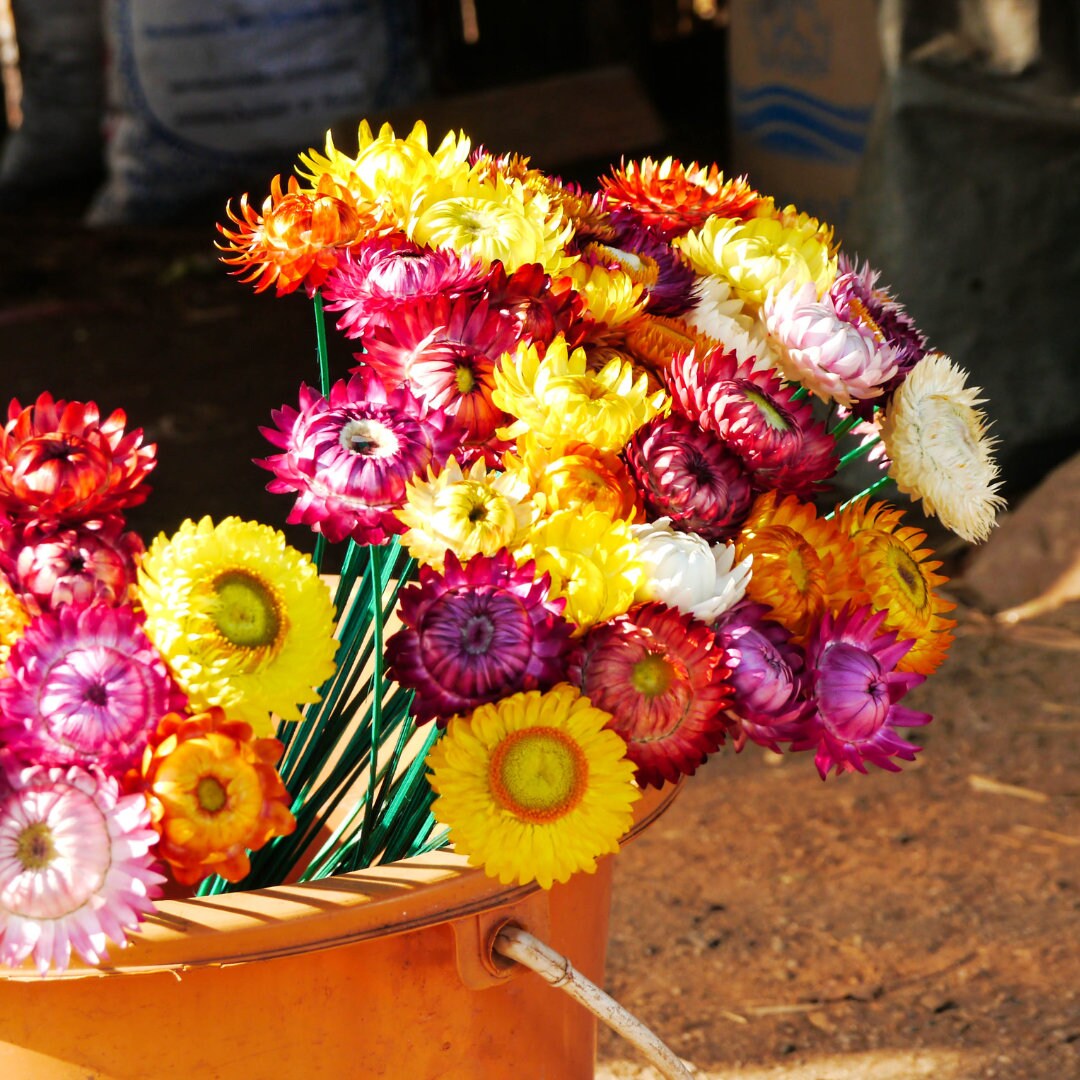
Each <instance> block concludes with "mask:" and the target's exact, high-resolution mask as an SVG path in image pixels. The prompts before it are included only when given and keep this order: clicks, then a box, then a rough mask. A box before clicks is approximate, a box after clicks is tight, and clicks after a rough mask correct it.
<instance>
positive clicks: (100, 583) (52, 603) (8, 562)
mask: <svg viewBox="0 0 1080 1080" xmlns="http://www.w3.org/2000/svg"><path fill="white" fill-rule="evenodd" d="M3 532H4V539H3V541H2V542H3V548H4V550H3V551H2V552H0V567H2V568H3V569H4V570H5V571H6V572H7V574H8V577H9V578H10V580H11V582H12V585H13V586H14V588H15V589H16V590H17V591H18V592H19V594H20V596H21V597H22V599H23V600H24V602H27V603H28V604H30V606H31V607H32V608H33V609H34V610H38V611H51V610H52V609H54V608H55V607H56V606H57V605H58V604H90V603H93V602H94V601H98V602H100V603H103V604H111V605H113V606H116V605H119V604H123V603H126V602H127V599H128V593H129V591H130V589H131V586H132V585H134V584H135V560H136V558H137V556H139V555H140V554H142V552H143V550H144V547H143V542H142V540H141V539H140V538H139V535H138V534H137V533H134V532H131V531H125V529H124V520H123V518H121V517H120V516H119V515H110V516H109V517H106V518H101V519H98V520H92V521H83V522H79V523H78V524H77V525H68V526H65V525H60V524H58V523H55V522H51V523H44V522H33V523H31V524H28V525H26V526H23V527H22V528H17V527H12V528H11V529H10V530H9V529H5V530H3Z"/></svg>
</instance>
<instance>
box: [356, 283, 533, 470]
mask: <svg viewBox="0 0 1080 1080" xmlns="http://www.w3.org/2000/svg"><path fill="white" fill-rule="evenodd" d="M517 343H518V329H517V324H516V322H515V321H514V319H513V318H512V317H511V316H510V315H508V314H505V313H503V312H501V311H498V310H496V309H494V308H492V307H490V306H489V304H488V302H487V301H486V300H479V301H477V300H475V299H473V298H471V297H459V298H457V299H454V300H452V299H450V298H449V297H447V296H437V297H435V298H433V299H430V300H421V301H418V302H416V303H414V304H410V305H408V306H407V307H402V308H398V309H396V310H395V311H393V312H391V313H389V314H388V316H387V321H386V325H385V326H380V327H376V328H374V329H373V330H372V331H371V333H370V334H369V335H368V337H367V338H366V339H365V346H366V349H367V351H366V352H364V353H362V354H358V355H357V359H358V360H360V361H361V362H362V363H363V364H365V365H367V366H369V367H371V368H374V369H375V371H377V372H378V373H379V375H380V376H381V377H382V379H383V381H384V382H385V383H386V384H387V386H397V385H399V384H401V383H403V382H404V383H407V384H408V385H409V386H410V387H411V389H412V390H413V392H414V393H416V394H417V395H419V396H420V397H422V398H423V399H424V400H425V401H426V402H427V403H428V405H430V406H431V407H432V408H433V409H441V410H443V411H444V412H445V413H447V415H449V416H453V417H454V418H455V419H456V421H457V424H458V426H459V427H461V428H462V429H464V431H465V445H466V446H471V447H476V448H480V447H485V446H486V444H487V443H488V442H489V441H490V440H491V437H492V435H493V433H494V431H495V429H496V428H497V427H499V426H500V425H502V424H505V423H506V419H507V418H506V414H505V413H504V412H503V411H502V410H501V409H498V408H496V407H495V405H494V404H493V403H492V400H491V392H492V390H493V389H494V386H495V379H494V376H493V374H492V372H493V370H494V368H495V366H496V365H497V364H498V362H499V360H500V359H501V358H502V355H503V354H504V353H507V352H513V351H514V349H515V348H516V347H517Z"/></svg>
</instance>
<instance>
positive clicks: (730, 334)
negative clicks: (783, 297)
mask: <svg viewBox="0 0 1080 1080" xmlns="http://www.w3.org/2000/svg"><path fill="white" fill-rule="evenodd" d="M697 296H698V298H699V299H698V302H697V303H696V304H695V305H694V306H693V308H691V309H690V311H688V312H687V313H686V314H685V315H684V316H683V319H684V320H685V321H686V322H687V323H688V324H689V325H690V326H692V327H693V328H694V329H695V330H697V331H698V333H701V334H704V335H705V336H706V337H710V338H712V339H713V340H714V341H717V342H719V343H720V344H721V345H723V347H724V349H725V350H726V351H727V352H733V353H734V354H735V355H736V356H737V357H738V358H739V362H740V363H742V362H743V361H745V360H753V361H754V370H755V371H772V370H775V369H776V367H777V362H778V359H779V350H778V349H777V347H776V344H775V342H773V341H772V340H770V338H769V336H768V333H767V332H766V330H765V325H764V323H762V322H761V320H760V319H756V318H755V317H754V316H753V315H752V314H751V313H750V312H748V311H747V310H746V305H745V304H744V303H743V302H742V300H740V299H739V298H738V297H737V296H735V295H734V294H733V293H732V291H731V285H730V284H729V283H728V282H727V281H725V280H724V279H723V278H722V277H717V276H716V275H715V274H707V275H705V276H704V277H700V278H698V281H697Z"/></svg>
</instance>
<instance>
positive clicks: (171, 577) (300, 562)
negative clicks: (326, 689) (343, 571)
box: [137, 517, 337, 735]
mask: <svg viewBox="0 0 1080 1080" xmlns="http://www.w3.org/2000/svg"><path fill="white" fill-rule="evenodd" d="M137 591H138V600H139V603H140V604H141V605H142V607H143V609H144V610H145V612H146V627H145V628H146V632H147V634H148V635H149V636H150V639H151V640H152V641H153V642H154V644H155V645H156V646H157V648H158V651H159V652H160V653H161V654H162V656H164V658H165V660H166V662H167V663H168V664H169V666H170V668H171V669H172V672H173V675H174V676H175V678H176V681H177V683H178V684H179V685H180V687H181V689H182V690H183V691H184V692H185V693H186V694H187V695H188V698H189V700H190V702H191V705H192V707H193V708H200V709H201V708H207V707H209V706H212V705H217V706H220V707H221V708H223V709H225V710H226V712H228V714H229V716H230V717H231V718H232V719H235V720H242V721H244V722H245V723H248V724H250V725H251V727H252V728H253V729H254V731H255V734H257V735H271V734H272V733H273V724H272V722H271V719H270V714H271V713H273V714H275V715H276V716H278V717H279V718H280V719H282V720H300V719H301V715H300V710H299V709H298V707H297V706H298V705H300V704H306V703H308V702H313V701H318V700H319V695H318V692H317V691H316V689H315V688H316V687H318V686H319V685H321V684H322V683H323V682H324V681H325V680H326V679H327V678H329V677H330V675H332V674H333V672H334V653H335V652H336V651H337V642H336V641H335V640H334V606H333V604H332V603H331V601H330V593H329V590H328V589H327V587H326V584H325V583H324V582H323V581H321V580H320V579H319V573H318V571H317V570H316V568H315V564H314V563H313V562H312V561H311V559H310V558H309V557H308V556H307V555H305V554H304V553H303V552H301V551H297V550H296V549H295V548H293V547H290V546H289V545H288V544H286V543H285V536H284V534H283V533H281V532H278V531H277V530H276V529H272V528H271V527H270V526H269V525H260V524H259V523H258V522H254V521H241V520H240V518H236V517H228V518H225V519H224V521H222V522H221V523H220V524H218V525H215V524H214V523H213V521H211V519H210V518H209V517H204V518H203V519H202V520H201V521H200V522H199V523H198V524H196V523H195V522H193V521H185V522H184V523H183V524H182V525H181V526H180V528H179V529H178V530H177V532H176V533H175V534H174V535H173V536H172V537H168V538H167V537H166V536H165V535H164V534H162V535H160V536H159V537H158V538H157V539H156V540H155V541H154V542H153V544H151V546H150V550H149V551H148V552H147V553H146V555H145V557H144V558H143V561H142V563H141V564H140V566H139V580H138V590H137Z"/></svg>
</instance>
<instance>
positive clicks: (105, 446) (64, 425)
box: [0, 393, 157, 521]
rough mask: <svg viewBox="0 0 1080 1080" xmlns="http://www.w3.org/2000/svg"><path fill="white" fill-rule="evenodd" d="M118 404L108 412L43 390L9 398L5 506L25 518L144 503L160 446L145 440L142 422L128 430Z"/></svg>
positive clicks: (70, 516) (81, 514)
mask: <svg viewBox="0 0 1080 1080" xmlns="http://www.w3.org/2000/svg"><path fill="white" fill-rule="evenodd" d="M126 423H127V415H126V414H125V413H124V412H123V410H122V409H117V410H116V411H115V412H113V413H111V414H110V415H109V416H107V417H106V418H105V419H104V420H102V419H101V414H100V412H99V411H98V407H97V405H95V404H94V402H92V401H88V402H86V403H85V404H84V403H83V402H81V401H71V402H68V401H63V400H60V399H57V400H53V397H52V395H51V394H48V393H43V394H40V395H39V396H38V399H37V401H35V402H34V404H33V405H28V406H26V408H23V407H22V405H20V404H19V402H18V401H17V400H14V399H13V400H12V402H11V404H10V405H9V406H8V421H7V424H6V425H5V426H4V427H3V428H0V510H5V511H7V513H8V514H10V515H11V516H12V517H13V518H17V519H19V520H22V521H27V520H33V519H37V518H44V519H59V520H62V521H79V520H84V519H86V518H89V517H99V516H101V515H103V514H109V513H113V512H115V511H117V510H123V509H124V508H125V507H129V506H138V505H139V504H140V503H141V502H144V501H145V499H146V496H147V495H148V494H149V491H150V489H149V487H147V485H146V484H145V482H144V481H145V480H146V477H147V476H148V475H149V473H150V470H151V469H153V467H154V465H155V464H156V463H157V462H156V460H155V457H156V454H157V447H156V446H155V445H154V444H153V443H150V444H148V445H147V446H143V444H142V440H143V433H142V429H141V428H136V429H135V430H134V431H129V432H127V433H125V432H124V425H125V424H126Z"/></svg>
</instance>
